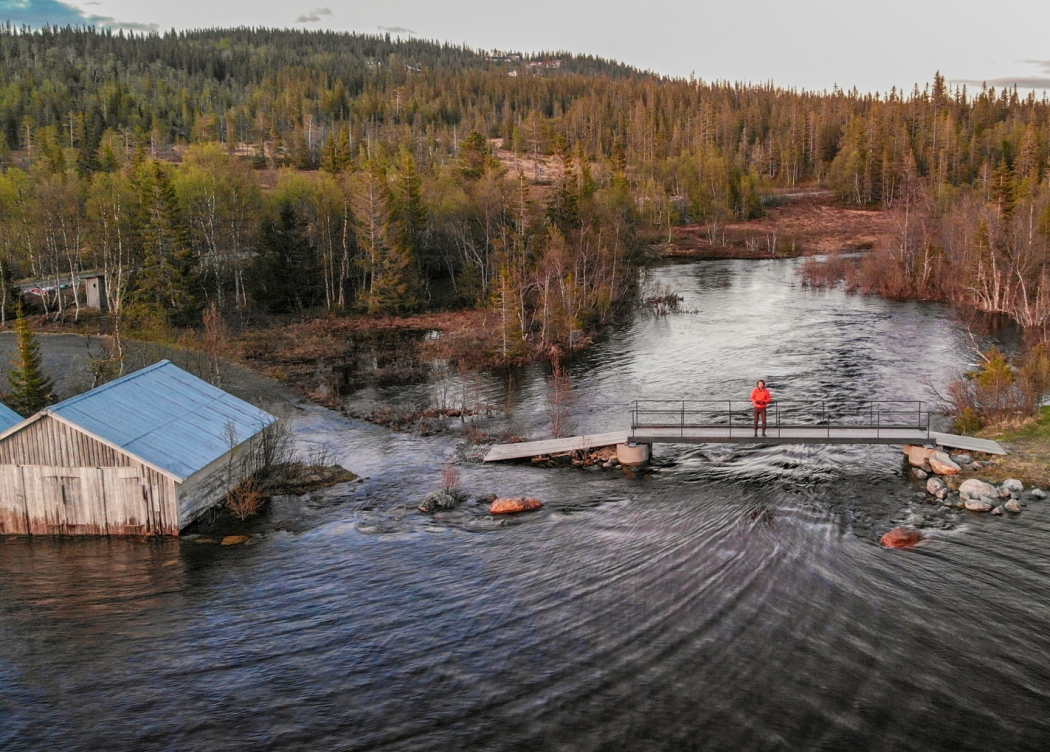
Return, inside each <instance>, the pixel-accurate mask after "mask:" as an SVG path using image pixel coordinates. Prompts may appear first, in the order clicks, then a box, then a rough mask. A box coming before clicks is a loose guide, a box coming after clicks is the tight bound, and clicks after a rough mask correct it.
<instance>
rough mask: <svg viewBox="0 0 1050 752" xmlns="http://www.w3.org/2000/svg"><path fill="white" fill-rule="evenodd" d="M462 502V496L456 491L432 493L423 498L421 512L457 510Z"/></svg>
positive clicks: (420, 506)
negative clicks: (457, 506)
mask: <svg viewBox="0 0 1050 752" xmlns="http://www.w3.org/2000/svg"><path fill="white" fill-rule="evenodd" d="M459 502H460V496H459V494H457V493H456V492H455V491H431V492H430V493H428V494H427V495H426V496H424V497H423V503H421V504H420V505H419V511H420V512H427V513H433V512H440V511H442V510H445V509H455V508H456V505H457V504H459Z"/></svg>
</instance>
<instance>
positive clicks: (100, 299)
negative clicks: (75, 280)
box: [82, 274, 106, 310]
mask: <svg viewBox="0 0 1050 752" xmlns="http://www.w3.org/2000/svg"><path fill="white" fill-rule="evenodd" d="M82 279H83V280H84V307H85V308H98V309H99V310H105V308H106V276H105V275H104V274H85V275H83V277H82Z"/></svg>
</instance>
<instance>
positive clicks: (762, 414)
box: [755, 407, 766, 436]
mask: <svg viewBox="0 0 1050 752" xmlns="http://www.w3.org/2000/svg"><path fill="white" fill-rule="evenodd" d="M759 418H761V419H762V435H763V436H765V435H766V408H764V407H756V408H755V435H756V436H757V435H758V419H759Z"/></svg>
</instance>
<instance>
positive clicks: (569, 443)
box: [485, 426, 1006, 462]
mask: <svg viewBox="0 0 1050 752" xmlns="http://www.w3.org/2000/svg"><path fill="white" fill-rule="evenodd" d="M766 433H767V435H766V436H764V437H763V436H759V437H757V438H756V437H755V435H754V432H753V431H752V430H750V429H749V428H743V427H739V426H734V427H733V430H732V435H730V431H729V427H728V426H715V427H710V426H708V427H686V428H684V429H683V428H681V427H679V426H673V427H664V428H642V427H639V428H637V429H636V431H635V433H634V435H633V436H632V435H631V433H630V431H619V432H614V433H599V434H590V435H586V436H572V437H569V438H565V439H546V440H543V441H525V442H521V443H518V444H498V445H496V446H494V447H492V449H490V450H489V453H488V454H487V455H485V462H499V461H502V460H514V459H525V458H528V457H539V456H541V455H550V454H561V453H565V452H573V451H576V450H578V449H593V448H594V447H600V446H609V445H611V444H624V443H627V442H632V443H636V444H916V445H923V444H925V445H931V446H932V445H935V444H936V445H939V446H945V447H951V448H953V449H965V450H967V451H970V452H984V453H986V454H1006V450H1005V449H1003V448H1002V447H1001V446H1000V445H999V444H998V443H997V442H995V441H990V440H988V439H977V438H974V437H972V436H957V435H955V434H949V433H938V432H935V431H930V432H928V433H927V431H925V430H923V429H919V428H878V429H876V428H868V427H865V426H856V427H835V426H833V427H831V428H830V429H829V428H828V427H827V426H800V427H792V428H788V427H781V428H770V429H768V430H767V432H766Z"/></svg>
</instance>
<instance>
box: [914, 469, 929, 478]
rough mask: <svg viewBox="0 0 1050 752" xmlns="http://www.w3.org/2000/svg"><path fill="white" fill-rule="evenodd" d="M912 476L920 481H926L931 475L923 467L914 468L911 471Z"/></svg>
mask: <svg viewBox="0 0 1050 752" xmlns="http://www.w3.org/2000/svg"><path fill="white" fill-rule="evenodd" d="M911 474H912V475H914V476H915V477H916V478H918V479H919V480H926V478H927V477H929V473H927V472H926V471H925V470H923V469H922V468H921V467H913V468H912V469H911Z"/></svg>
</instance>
